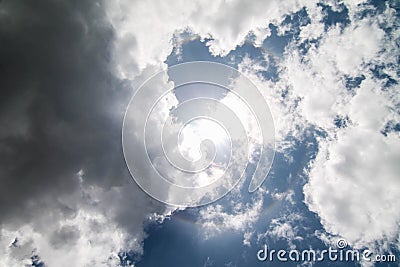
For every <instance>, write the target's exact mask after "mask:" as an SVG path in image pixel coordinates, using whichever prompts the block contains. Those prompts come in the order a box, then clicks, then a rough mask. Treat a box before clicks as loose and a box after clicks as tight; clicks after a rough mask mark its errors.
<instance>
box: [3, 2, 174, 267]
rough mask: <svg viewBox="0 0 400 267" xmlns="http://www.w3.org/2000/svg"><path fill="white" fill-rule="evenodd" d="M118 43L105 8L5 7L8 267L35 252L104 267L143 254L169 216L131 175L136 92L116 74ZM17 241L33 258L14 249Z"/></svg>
mask: <svg viewBox="0 0 400 267" xmlns="http://www.w3.org/2000/svg"><path fill="white" fill-rule="evenodd" d="M113 39H114V33H113V30H112V28H111V26H110V24H109V22H108V21H107V19H106V17H105V14H104V6H103V4H102V3H101V2H100V3H94V2H93V3H83V2H82V3H81V2H76V3H72V2H69V1H56V2H54V1H42V2H40V3H26V2H24V1H1V3H0V43H1V45H0V55H1V58H2V60H1V63H0V69H1V71H2V73H3V74H4V75H2V76H1V78H0V79H1V84H2V97H1V98H0V106H1V112H0V122H1V124H2V125H5V126H6V127H2V128H1V130H0V161H1V166H0V182H1V185H2V186H1V187H0V210H1V214H0V224H1V229H2V234H1V236H0V240H1V246H2V247H1V251H6V252H7V253H6V255H4V257H2V259H1V261H4V262H5V263H4V264H2V265H4V266H21V265H22V264H23V263H26V261H30V256H31V253H30V252H31V251H32V250H34V249H35V250H36V251H37V253H39V254H40V256H41V258H42V260H43V261H44V262H45V263H46V264H48V265H49V266H70V265H71V262H75V263H76V264H73V265H75V266H83V265H84V264H86V263H87V264H89V263H90V264H94V265H96V266H99V265H101V264H105V262H106V261H107V257H108V256H109V255H111V256H112V255H114V256H115V255H117V253H118V252H119V251H120V250H124V249H127V250H129V249H132V250H135V251H137V252H140V251H141V242H142V240H143V238H144V236H145V234H144V232H143V223H144V222H145V221H146V220H148V219H147V218H148V216H149V215H150V214H154V213H156V214H161V215H162V214H164V212H167V211H166V209H167V208H166V207H165V206H163V205H161V204H159V203H158V202H156V201H154V200H152V199H150V198H149V197H148V196H147V195H146V194H144V193H143V192H142V191H141V190H140V189H139V188H138V187H137V186H136V185H135V184H134V183H132V182H131V181H130V180H131V178H130V176H129V174H128V172H127V170H126V166H125V162H124V159H123V155H122V147H121V141H120V136H121V124H122V119H123V114H124V110H125V107H126V104H127V100H128V99H129V96H130V95H131V86H130V85H129V84H127V82H124V81H120V80H118V79H117V78H116V77H114V76H113V74H112V72H113V69H114V66H113V65H112V64H111V63H110V57H111V49H112V44H113ZM150 72H151V73H152V72H154V69H152V70H151V71H150ZM142 75H143V76H144V77H145V76H146V71H144V72H143V74H142ZM144 77H139V78H138V79H137V81H140V80H141V79H144ZM96 225H97V228H93V226H96ZM95 229H96V230H95ZM99 232H101V234H99ZM15 238H18V240H19V243H20V244H23V245H22V247H23V248H24V251H25V252H29V253H25V252H24V253H19V252H18V253H17V252H15V251H19V250H20V249H19V248H15V249H14V248H9V247H8V246H9V244H11V243H12V242H13V240H15ZM129 240H131V241H132V240H135V241H134V242H133V241H132V242H128V241H129ZM3 249H4V250H3ZM114 256H113V257H114ZM114 258H115V257H114ZM2 263H3V262H2Z"/></svg>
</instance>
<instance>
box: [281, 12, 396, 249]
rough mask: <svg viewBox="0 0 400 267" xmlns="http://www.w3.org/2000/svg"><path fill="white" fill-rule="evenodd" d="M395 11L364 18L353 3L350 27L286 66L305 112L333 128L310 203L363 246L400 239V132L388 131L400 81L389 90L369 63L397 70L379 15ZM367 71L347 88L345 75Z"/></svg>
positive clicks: (292, 54)
mask: <svg viewBox="0 0 400 267" xmlns="http://www.w3.org/2000/svg"><path fill="white" fill-rule="evenodd" d="M354 8H355V7H354ZM390 13H391V12H390V11H386V14H385V15H381V16H379V17H377V18H375V19H372V18H370V17H367V18H364V19H362V20H358V19H357V14H356V10H353V12H351V14H353V15H354V17H351V19H352V24H351V25H350V26H349V27H347V28H345V29H344V31H343V32H342V31H341V30H340V29H339V28H338V27H333V28H331V29H330V30H329V31H328V32H327V33H326V34H325V35H323V37H322V39H321V42H320V45H319V46H315V47H313V48H311V49H310V50H309V51H308V53H307V54H306V55H305V56H303V55H301V54H299V53H298V52H297V51H296V50H295V49H292V50H290V51H288V52H287V55H286V60H285V61H284V64H285V65H284V67H283V71H284V75H283V77H284V78H285V80H286V81H287V82H288V83H289V84H290V86H291V89H292V90H291V94H292V95H291V97H293V98H295V97H300V99H301V101H300V103H299V107H298V108H299V109H298V111H299V112H300V114H301V115H302V116H303V118H304V119H305V120H306V121H308V122H309V123H311V124H314V125H317V126H319V127H320V128H321V129H322V130H324V131H326V133H327V138H326V139H322V138H320V140H319V151H318V155H317V158H316V160H315V161H314V163H313V164H312V165H311V166H310V167H311V169H310V172H309V182H308V184H307V185H306V186H305V188H304V193H305V197H306V203H307V204H308V206H309V208H310V209H311V210H312V211H314V212H316V213H317V214H318V215H319V216H320V218H321V222H322V224H323V226H324V227H325V229H326V230H327V231H328V232H329V233H331V234H333V235H339V236H343V237H344V238H345V239H346V240H347V241H348V242H349V243H350V244H351V245H353V246H355V247H358V248H360V247H362V246H368V245H370V246H373V244H374V242H375V241H377V240H378V241H381V242H384V243H386V244H387V242H396V241H395V239H396V237H398V233H399V221H400V213H399V212H398V209H397V208H396V207H398V206H399V204H400V203H399V200H398V197H397V196H398V195H399V193H400V191H399V190H398V188H400V187H399V185H400V184H399V179H398V173H399V171H400V169H399V167H398V162H399V161H400V152H399V151H400V150H399V149H400V142H399V135H398V134H396V133H389V134H388V135H387V136H384V135H383V134H382V133H381V131H382V130H383V128H384V126H385V124H386V123H387V122H388V121H389V120H391V119H394V120H395V121H399V116H398V114H397V113H396V112H395V111H394V110H396V105H397V104H398V93H395V92H396V91H398V86H394V87H391V88H388V89H384V88H383V82H381V81H379V80H377V79H376V78H374V77H373V75H372V73H371V72H370V70H369V68H370V66H369V65H368V64H385V65H386V66H388V67H387V69H386V71H387V72H388V73H391V74H392V75H393V77H396V74H393V72H392V71H393V67H390V62H391V61H392V59H391V58H392V57H393V55H394V54H396V53H398V50H396V49H395V48H394V47H395V46H393V43H392V42H393V41H392V39H390V38H389V37H388V35H386V34H385V33H384V32H383V30H382V29H380V28H379V27H378V24H377V23H376V22H375V21H377V20H380V21H381V22H382V21H384V22H385V23H393V20H392V19H391V18H390V17H388V18H387V19H386V18H383V17H384V16H388V14H390ZM310 27H311V26H310ZM305 36H306V34H305ZM361 74H363V75H364V76H365V80H364V81H363V82H362V83H361V85H360V86H359V88H356V89H354V90H353V91H351V90H348V89H347V88H345V83H344V80H343V79H344V77H345V76H350V77H354V76H359V75H361ZM338 115H341V116H347V117H348V118H349V123H348V124H349V125H348V126H347V127H346V128H342V129H338V128H336V127H335V126H334V125H333V121H334V118H335V117H336V116H338Z"/></svg>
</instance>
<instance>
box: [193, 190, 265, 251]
mask: <svg viewBox="0 0 400 267" xmlns="http://www.w3.org/2000/svg"><path fill="white" fill-rule="evenodd" d="M231 204H233V206H232V210H231V211H229V210H227V208H226V207H223V206H222V205H219V204H217V205H210V206H208V207H206V208H204V209H202V210H201V211H200V218H199V223H200V224H201V226H202V228H203V230H204V232H203V235H204V238H206V239H208V238H211V237H214V236H215V235H217V234H220V233H224V232H226V231H232V230H233V231H238V232H243V233H244V241H243V242H245V243H247V241H246V240H248V238H249V233H247V232H248V231H246V230H247V229H251V227H252V225H253V224H254V223H255V222H257V221H258V219H259V215H260V213H261V212H262V207H263V201H262V197H260V196H259V197H258V199H256V200H255V201H254V203H252V204H246V205H244V204H242V203H241V202H237V203H235V204H234V203H231Z"/></svg>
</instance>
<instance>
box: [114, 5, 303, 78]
mask: <svg viewBox="0 0 400 267" xmlns="http://www.w3.org/2000/svg"><path fill="white" fill-rule="evenodd" d="M309 3H310V2H309V1H298V0H290V1H285V2H282V1H260V0H259V1H238V0H233V1H222V0H219V1H190V2H187V1H174V2H168V3H167V2H163V1H135V2H132V1H126V0H120V1H114V2H109V3H108V16H109V17H110V19H111V21H112V24H113V26H114V29H115V31H116V37H117V41H116V44H115V61H116V64H117V66H118V69H117V72H118V74H119V75H121V77H125V78H126V77H127V78H132V77H133V76H134V75H136V74H137V73H138V72H140V70H141V69H143V68H145V66H146V65H148V64H154V65H159V64H160V63H161V62H163V61H164V60H165V59H166V57H167V56H168V55H169V54H170V53H171V51H172V37H173V36H174V33H175V32H177V31H183V30H187V29H190V30H191V32H192V33H194V34H199V35H200V36H201V38H208V37H212V38H213V39H212V40H211V41H209V42H208V45H209V48H210V51H211V52H212V53H213V54H214V55H225V54H227V53H229V51H231V50H233V49H234V48H235V47H236V46H237V45H239V44H241V43H242V42H243V41H244V40H245V37H246V36H247V34H248V33H249V32H250V31H251V32H253V33H254V34H255V35H256V39H257V40H258V42H260V40H261V39H262V38H264V37H266V36H267V35H268V32H266V31H265V30H263V29H266V28H268V24H269V23H270V22H275V23H276V22H279V21H280V20H281V19H282V17H283V16H284V15H285V14H288V13H291V12H294V11H297V10H299V9H300V8H301V7H302V6H304V5H308V4H309Z"/></svg>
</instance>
